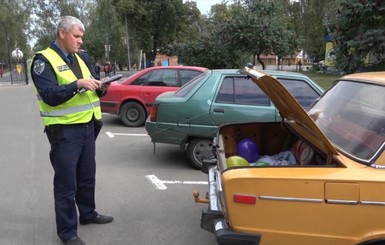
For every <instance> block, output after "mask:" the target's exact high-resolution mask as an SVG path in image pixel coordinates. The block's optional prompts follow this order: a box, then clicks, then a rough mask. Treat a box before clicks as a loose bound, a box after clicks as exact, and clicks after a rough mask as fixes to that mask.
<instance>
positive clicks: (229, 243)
mask: <svg viewBox="0 0 385 245" xmlns="http://www.w3.org/2000/svg"><path fill="white" fill-rule="evenodd" d="M201 227H202V228H203V229H205V230H208V231H211V232H213V233H214V234H215V237H216V239H217V243H218V244H219V245H259V242H260V240H261V235H260V234H247V233H240V232H235V231H233V230H231V229H230V228H229V227H228V226H227V223H226V221H225V219H224V218H223V216H222V214H221V213H220V212H218V211H210V210H203V211H202V216H201Z"/></svg>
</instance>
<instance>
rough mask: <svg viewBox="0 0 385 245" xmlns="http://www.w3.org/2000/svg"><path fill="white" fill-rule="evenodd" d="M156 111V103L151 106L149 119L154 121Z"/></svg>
mask: <svg viewBox="0 0 385 245" xmlns="http://www.w3.org/2000/svg"><path fill="white" fill-rule="evenodd" d="M157 113H158V105H153V106H152V108H151V113H150V121H151V122H155V121H156V114H157Z"/></svg>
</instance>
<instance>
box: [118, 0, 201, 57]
mask: <svg viewBox="0 0 385 245" xmlns="http://www.w3.org/2000/svg"><path fill="white" fill-rule="evenodd" d="M113 5H114V6H115V7H116V10H117V12H118V14H119V16H120V18H119V19H120V20H121V21H122V22H123V20H124V19H125V18H127V20H128V25H129V29H130V33H131V34H132V35H133V36H134V37H135V43H136V44H137V46H138V48H140V49H142V50H144V52H145V53H147V54H148V57H149V59H150V60H151V61H154V60H155V57H156V55H157V52H158V51H159V50H160V49H162V48H164V47H165V46H167V45H168V44H170V43H178V42H181V41H184V40H186V39H187V38H189V37H190V35H191V34H190V32H189V31H190V30H193V28H194V26H192V27H190V26H191V23H195V22H196V21H198V19H199V15H198V12H197V11H196V10H197V9H196V6H195V8H194V5H192V4H191V3H187V4H183V2H182V1H180V0H158V1H153V0H136V1H135V0H114V1H113Z"/></svg>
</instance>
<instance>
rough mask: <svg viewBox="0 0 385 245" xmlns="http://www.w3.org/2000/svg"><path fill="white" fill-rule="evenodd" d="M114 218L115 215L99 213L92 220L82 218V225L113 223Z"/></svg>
mask: <svg viewBox="0 0 385 245" xmlns="http://www.w3.org/2000/svg"><path fill="white" fill-rule="evenodd" d="M113 220H114V217H112V216H107V215H102V214H98V215H97V216H96V217H95V218H94V219H91V220H80V224H81V225H88V224H100V225H101V224H107V223H111V222H112V221H113Z"/></svg>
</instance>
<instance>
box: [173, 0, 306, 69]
mask: <svg viewBox="0 0 385 245" xmlns="http://www.w3.org/2000/svg"><path fill="white" fill-rule="evenodd" d="M284 3H286V1H285V0H281V1H268V0H260V1H246V0H245V1H236V2H235V3H234V4H231V5H226V4H219V5H215V6H214V7H213V8H212V9H211V15H210V16H209V17H208V20H207V21H206V22H204V23H205V25H206V27H205V28H202V29H204V30H205V31H204V32H201V34H200V36H199V37H198V38H197V39H195V40H189V41H188V42H186V43H184V44H178V45H176V46H175V45H174V46H173V47H170V50H171V52H174V53H176V54H178V56H182V57H184V60H189V62H188V63H189V64H194V65H201V66H206V67H209V68H234V67H242V66H244V65H246V64H247V62H249V61H250V60H251V59H253V57H255V56H257V57H258V59H259V62H260V63H261V65H262V67H263V69H264V68H265V65H264V63H263V62H262V60H261V59H260V56H261V55H263V54H265V55H267V54H277V55H279V56H285V55H288V54H290V53H292V52H293V51H295V50H297V49H298V44H299V39H298V38H297V36H296V35H295V32H294V31H293V30H292V27H291V25H289V22H288V15H287V14H285V11H284V6H285V5H284ZM254 64H255V61H254Z"/></svg>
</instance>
